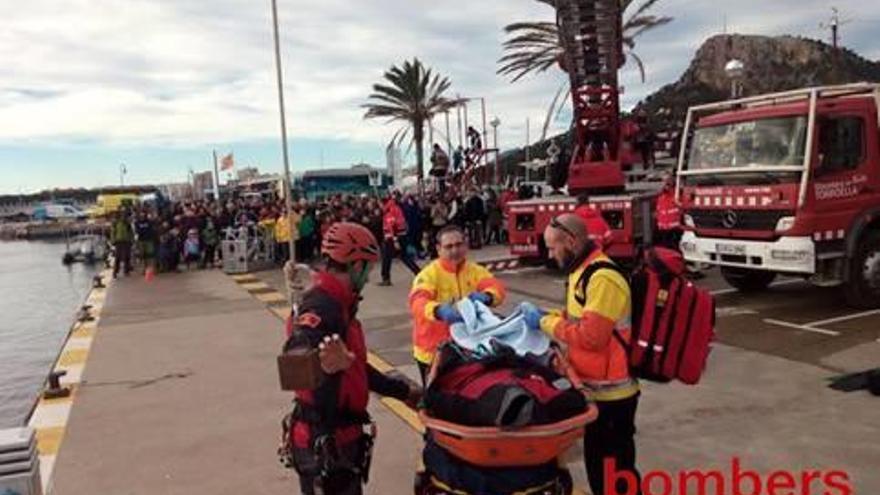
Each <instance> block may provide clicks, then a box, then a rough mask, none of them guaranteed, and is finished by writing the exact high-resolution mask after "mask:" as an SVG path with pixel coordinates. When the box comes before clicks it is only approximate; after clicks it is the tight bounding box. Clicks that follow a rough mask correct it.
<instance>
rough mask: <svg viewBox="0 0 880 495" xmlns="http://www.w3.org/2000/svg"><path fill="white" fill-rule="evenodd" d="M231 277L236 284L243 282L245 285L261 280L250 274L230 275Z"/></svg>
mask: <svg viewBox="0 0 880 495" xmlns="http://www.w3.org/2000/svg"><path fill="white" fill-rule="evenodd" d="M230 277H232V280H235V281H236V282H243V283H247V282H257V281H258V280H259V279H257V277H255V276H253V275H250V274H244V275H230Z"/></svg>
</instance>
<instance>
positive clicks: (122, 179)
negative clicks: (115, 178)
mask: <svg viewBox="0 0 880 495" xmlns="http://www.w3.org/2000/svg"><path fill="white" fill-rule="evenodd" d="M127 172H128V170H127V169H126V168H125V163H120V164H119V185H120V186H124V185H125V174H126V173H127Z"/></svg>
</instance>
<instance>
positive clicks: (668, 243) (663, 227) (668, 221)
mask: <svg viewBox="0 0 880 495" xmlns="http://www.w3.org/2000/svg"><path fill="white" fill-rule="evenodd" d="M655 214H656V219H657V231H656V232H655V236H654V245H656V246H663V247H666V248H669V249H674V250H676V251H678V250H679V242H680V241H681V235H682V228H681V208H679V207H678V203H677V202H676V200H675V182H674V179H673V178H672V177H671V176H670V177H667V179H666V181H665V182H664V183H663V191H662V192H661V193H660V196H658V197H657V208H656V210H655Z"/></svg>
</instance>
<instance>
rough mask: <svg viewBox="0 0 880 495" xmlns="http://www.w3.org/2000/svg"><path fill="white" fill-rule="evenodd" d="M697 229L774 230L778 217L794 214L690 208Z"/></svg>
mask: <svg viewBox="0 0 880 495" xmlns="http://www.w3.org/2000/svg"><path fill="white" fill-rule="evenodd" d="M689 214H690V216H691V218H693V220H694V225H695V226H696V227H697V228H698V229H727V230H770V231H772V230H774V229H775V228H776V224H777V223H778V222H779V219H780V218H782V217H790V216H794V212H792V211H787V210H691V211H690V212H689Z"/></svg>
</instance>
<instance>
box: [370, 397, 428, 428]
mask: <svg viewBox="0 0 880 495" xmlns="http://www.w3.org/2000/svg"><path fill="white" fill-rule="evenodd" d="M379 401H380V402H381V403H382V404H385V407H387V408H388V409H391V412H393V413H394V414H396V415H397V417H399V418H400V419H402V420H403V421H404V422H406V424H408V425H409V427H410V428H412V429H413V430H416V431H417V432H419V434H420V435H422V434H424V433H425V425H423V424H422V422H421V420H419V415H418V414H416V412H415V411H414V410H412V409H410V407H409V406H407V405H406V404H404V403H403V402H400V401H399V400H397V399H392V398H391V397H382V398H381V399H379Z"/></svg>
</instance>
